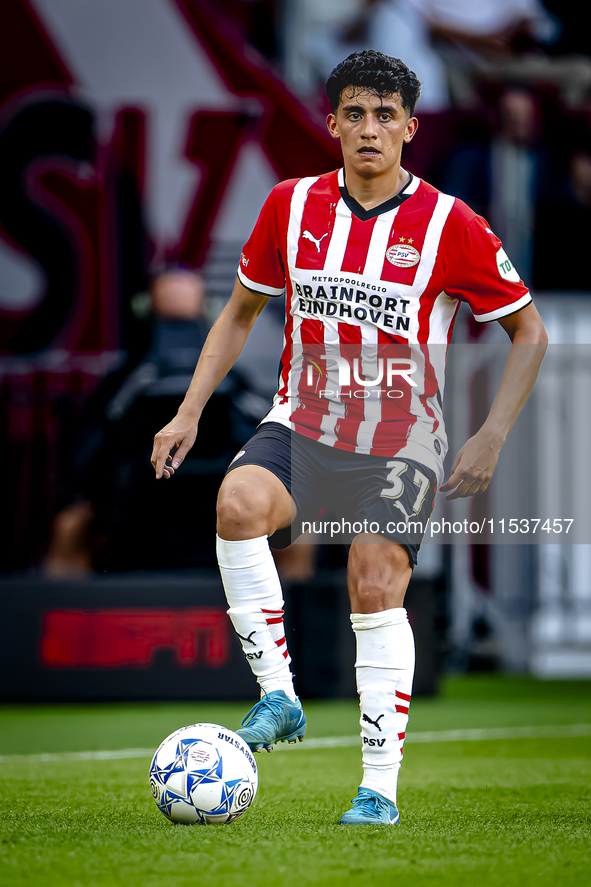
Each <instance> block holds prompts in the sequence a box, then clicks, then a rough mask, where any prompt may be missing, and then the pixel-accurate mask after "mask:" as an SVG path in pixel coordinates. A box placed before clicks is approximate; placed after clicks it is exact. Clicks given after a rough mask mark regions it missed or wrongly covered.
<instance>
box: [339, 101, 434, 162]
mask: <svg viewBox="0 0 591 887" xmlns="http://www.w3.org/2000/svg"><path fill="white" fill-rule="evenodd" d="M327 123H328V129H329V132H330V134H331V136H332V137H333V138H335V139H339V140H340V142H341V147H342V149H343V158H344V161H345V166H346V167H351V168H352V169H354V170H355V172H357V173H358V174H359V175H361V176H363V177H367V178H371V177H373V176H378V175H383V174H384V173H387V172H389V171H390V170H391V169H393V168H395V167H397V166H398V165H399V164H400V155H401V153H402V146H403V145H404V144H405V143H407V142H410V140H411V139H412V137H413V136H414V134H415V132H416V129H417V126H418V120H417V119H416V117H409V116H408V114H407V112H406V110H405V109H404V108H403V106H402V101H401V99H400V96H399V95H391V96H386V97H382V98H380V96H376V95H372V93H370V92H368V91H367V90H365V89H362V88H354V87H350V88H348V89H344V90H343V92H342V94H341V101H340V102H339V106H338V108H337V111H336V114H329V115H328V118H327Z"/></svg>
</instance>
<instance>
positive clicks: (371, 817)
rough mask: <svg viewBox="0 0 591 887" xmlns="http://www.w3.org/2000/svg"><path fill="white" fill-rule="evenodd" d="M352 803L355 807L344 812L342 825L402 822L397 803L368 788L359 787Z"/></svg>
mask: <svg viewBox="0 0 591 887" xmlns="http://www.w3.org/2000/svg"><path fill="white" fill-rule="evenodd" d="M351 803H352V804H353V809H352V810H347V812H346V813H343V815H342V816H341V818H340V819H339V824H340V825H398V823H399V822H400V813H399V812H398V808H397V807H396V805H395V804H393V803H392V802H391V801H388V800H386V798H383V797H382V796H381V795H378V794H376V792H371V791H370V790H369V789H367V788H360V789H358V790H357V797H356V798H353V800H352V801H351Z"/></svg>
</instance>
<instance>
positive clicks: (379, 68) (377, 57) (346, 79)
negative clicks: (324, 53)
mask: <svg viewBox="0 0 591 887" xmlns="http://www.w3.org/2000/svg"><path fill="white" fill-rule="evenodd" d="M348 86H352V87H354V88H358V87H361V88H363V89H366V90H367V91H368V92H371V93H373V94H374V95H377V96H379V97H380V98H385V97H386V96H390V95H399V96H400V98H401V101H402V107H403V108H404V109H405V110H406V111H407V112H408V114H409V116H412V113H413V111H414V109H415V105H416V103H417V101H418V99H419V96H420V94H421V84H420V82H419V79H418V77H417V75H416V74H415V73H414V72H413V71H411V70H410V68H409V67H408V66H407V65H405V64H404V62H403V61H401V60H400V59H395V58H392V56H389V55H384V53H383V52H377V50H375V49H364V50H363V51H360V52H353V53H351V55H350V56H348V58H346V59H345V61H344V62H341V63H340V65H337V66H336V68H335V69H334V71H333V72H332V73H331V75H330V77H329V78H328V80H327V81H326V94H327V96H328V100H329V102H330V106H331V108H332V110H333V113H334V112H336V110H337V108H338V106H339V102H340V100H341V95H342V92H343V90H344V89H346V88H347V87H348Z"/></svg>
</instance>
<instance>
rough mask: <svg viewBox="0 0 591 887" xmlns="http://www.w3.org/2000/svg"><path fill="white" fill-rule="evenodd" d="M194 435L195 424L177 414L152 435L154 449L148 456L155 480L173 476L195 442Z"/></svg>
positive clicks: (195, 434) (195, 435)
mask: <svg viewBox="0 0 591 887" xmlns="http://www.w3.org/2000/svg"><path fill="white" fill-rule="evenodd" d="M196 437H197V424H196V423H195V422H191V421H189V420H187V419H184V418H182V417H181V416H178V415H177V416H175V417H174V419H173V420H172V422H169V423H168V425H165V426H164V428H163V429H162V430H161V431H159V432H158V434H157V435H156V436H155V437H154V449H153V450H152V456H151V458H150V461H151V463H152V465H153V466H154V471H155V472H156V480H160V478H161V477H165V478H169V477H172V476H173V474H174V473H175V471H176V470H177V468H179V467H180V466H181V464H182V462H183V460H184V458H185V456H186V455H187V453H188V452H189V450H190V449H191V447H192V446H193V444H194V443H195V438H196ZM173 451H174V452H173Z"/></svg>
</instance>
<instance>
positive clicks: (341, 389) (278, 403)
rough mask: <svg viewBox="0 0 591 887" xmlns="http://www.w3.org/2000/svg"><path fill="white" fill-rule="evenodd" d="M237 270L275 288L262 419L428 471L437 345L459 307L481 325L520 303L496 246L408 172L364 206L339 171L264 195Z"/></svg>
mask: <svg viewBox="0 0 591 887" xmlns="http://www.w3.org/2000/svg"><path fill="white" fill-rule="evenodd" d="M238 277H239V279H240V281H241V283H242V284H243V285H244V286H245V287H247V288H248V289H250V290H253V291H255V292H257V293H262V294H264V295H267V296H280V295H282V294H283V291H284V290H285V291H286V321H285V336H284V349H283V354H282V358H281V368H280V380H279V390H278V392H277V394H276V396H275V398H274V402H273V407H272V409H271V410H270V412H269V413H268V414H267V416H266V417H265V419H264V420H263V421H266V422H270V421H272V422H280V423H281V424H283V425H286V426H288V427H291V428H293V429H294V430H295V431H297V432H298V433H300V434H303V435H305V436H307V437H310V438H313V439H314V440H317V441H319V442H320V443H325V444H327V445H329V446H334V447H337V448H340V449H344V450H349V451H351V452H357V453H364V454H369V455H380V456H397V457H399V458H410V459H414V460H416V461H419V462H422V463H423V464H425V465H427V466H428V467H430V468H431V469H432V470H433V471H434V472H435V474H436V475H437V477H438V478H441V476H442V473H443V458H444V456H445V453H446V451H447V438H446V435H445V429H444V424H443V415H442V402H443V389H444V381H445V352H446V348H447V345H448V343H449V342H450V340H451V334H452V330H453V324H454V320H455V316H456V313H457V311H458V308H459V304H460V302H461V301H465V302H467V303H468V305H469V306H470V308H471V310H472V313H473V315H474V317H475V319H476V320H478V321H483V322H486V321H490V320H496V319H498V318H500V317H504V316H506V315H508V314H511V313H513V312H515V311H518V310H519V309H520V308H523V307H524V306H525V305H527V304H528V303H529V302H530V301H531V296H530V294H529V292H528V290H527V289H526V287H525V286H524V284H523V283H522V282H521V281H520V279H519V275H518V274H517V272H516V271H515V269H514V268H513V266H512V265H511V262H510V261H509V259H508V258H507V255H506V254H505V252H504V250H503V248H502V245H501V242H500V240H499V239H498V238H497V237H496V236H495V235H494V234H493V232H492V231H491V229H490V228H489V226H488V224H487V222H486V221H485V220H484V219H483V218H482V217H480V216H477V215H476V214H475V213H474V212H473V211H472V210H471V209H469V207H467V206H466V204H464V203H463V202H462V201H460V200H457V199H456V198H454V197H451V196H449V195H448V194H443V193H441V192H440V191H438V190H437V189H436V188H433V187H432V186H431V185H428V184H427V183H426V182H423V181H422V180H421V179H418V178H416V177H411V178H410V181H409V183H408V184H407V185H406V187H405V188H403V190H402V191H401V192H400V193H399V194H398V195H397V196H396V197H394V198H392V199H391V200H389V201H387V202H386V203H384V204H382V205H381V206H379V207H376V208H375V209H372V210H367V211H366V210H364V209H363V207H361V206H360V205H359V204H358V203H357V202H356V201H355V200H354V199H353V198H352V197H351V196H350V195H349V193H348V192H347V190H346V187H345V181H344V173H343V170H342V169H341V170H339V171H335V172H331V173H327V174H326V175H322V176H316V177H310V178H304V179H299V180H298V179H292V180H290V181H286V182H282V183H280V184H279V185H277V186H276V187H275V188H274V189H273V191H272V192H271V194H270V195H269V197H268V199H267V201H266V203H265V205H264V206H263V208H262V210H261V213H260V215H259V218H258V221H257V223H256V225H255V228H254V230H253V233H252V235H251V237H250V239H249V240H248V243H247V244H246V245H245V247H244V250H243V253H242V256H241V258H240V265H239V269H238ZM345 362H346V363H345ZM347 370H348V372H347ZM409 374H410V375H409ZM411 379H412V381H411Z"/></svg>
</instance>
